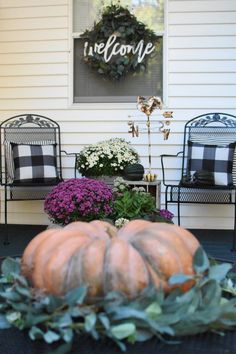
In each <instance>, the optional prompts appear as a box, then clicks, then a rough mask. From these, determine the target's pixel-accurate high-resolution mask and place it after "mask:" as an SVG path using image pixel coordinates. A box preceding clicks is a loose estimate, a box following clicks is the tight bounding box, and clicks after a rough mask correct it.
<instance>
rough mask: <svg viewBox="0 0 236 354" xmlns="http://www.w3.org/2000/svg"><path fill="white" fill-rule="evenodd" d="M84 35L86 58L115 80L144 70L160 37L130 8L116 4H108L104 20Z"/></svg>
mask: <svg viewBox="0 0 236 354" xmlns="http://www.w3.org/2000/svg"><path fill="white" fill-rule="evenodd" d="M81 37H82V38H84V62H85V63H86V64H87V65H88V66H89V67H90V68H91V69H92V70H93V71H95V72H97V73H98V74H99V75H101V76H103V77H104V78H107V79H112V80H119V79H121V78H123V77H125V76H126V75H127V74H128V73H129V74H130V73H138V72H141V71H145V70H146V68H147V64H148V59H149V58H150V56H151V55H153V54H154V52H155V50H156V47H155V45H156V44H157V42H158V40H159V38H160V37H158V36H157V35H156V34H155V33H154V32H153V31H152V30H150V29H149V28H147V26H146V25H145V24H144V23H142V22H140V21H138V20H137V18H136V17H135V16H134V15H133V14H131V13H130V11H129V10H128V8H125V7H122V6H121V5H114V4H112V5H109V6H106V7H105V9H104V11H103V13H102V16H101V20H100V21H99V22H97V23H95V24H94V27H93V29H91V30H86V31H85V32H84V33H83V34H82V35H81Z"/></svg>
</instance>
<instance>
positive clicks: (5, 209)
mask: <svg viewBox="0 0 236 354" xmlns="http://www.w3.org/2000/svg"><path fill="white" fill-rule="evenodd" d="M4 204H5V206H4V222H5V227H4V229H5V232H4V241H3V244H4V245H9V243H10V242H9V237H8V219H7V187H5V203H4Z"/></svg>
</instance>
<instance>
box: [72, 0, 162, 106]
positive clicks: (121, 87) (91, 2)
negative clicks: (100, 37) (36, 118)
mask: <svg viewBox="0 0 236 354" xmlns="http://www.w3.org/2000/svg"><path fill="white" fill-rule="evenodd" d="M73 3H74V8H73V31H74V33H83V32H84V31H85V30H86V29H90V28H92V26H93V23H94V21H97V20H99V19H100V17H101V13H102V11H103V8H104V6H107V5H111V0H73ZM112 3H113V4H115V3H119V4H121V5H122V6H128V7H129V9H130V10H131V12H133V13H134V14H135V16H136V17H137V18H138V19H139V20H140V21H142V22H144V23H145V24H146V25H147V26H148V28H150V29H153V30H154V31H155V32H160V33H162V32H163V29H164V0H120V1H118V0H117V1H116V0H114V1H113V2H112ZM83 44H84V40H82V39H80V38H75V39H74V102H75V103H77V102H104V103H105V102H133V101H134V100H135V99H136V97H137V96H138V95H142V96H152V95H157V96H160V97H162V96H163V70H162V67H163V59H162V58H163V53H162V47H163V38H162V37H160V38H159V42H158V43H157V45H156V50H155V56H154V57H153V58H151V57H149V60H148V68H147V70H146V71H145V72H141V73H135V74H130V75H126V76H125V77H124V78H123V79H121V80H120V81H112V80H108V79H107V80H105V79H103V77H102V76H101V75H99V74H97V73H95V72H93V71H92V70H91V68H90V67H89V66H88V65H86V64H85V63H84V61H83Z"/></svg>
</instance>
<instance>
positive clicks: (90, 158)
mask: <svg viewBox="0 0 236 354" xmlns="http://www.w3.org/2000/svg"><path fill="white" fill-rule="evenodd" d="M138 162H139V156H138V153H137V152H136V151H135V150H134V149H133V148H132V147H131V145H130V143H129V142H127V141H125V140H124V139H121V138H114V139H109V140H104V141H100V142H98V143H96V144H91V145H88V146H86V147H84V148H83V149H82V150H81V152H80V153H79V154H78V155H77V159H76V167H77V169H78V171H79V172H80V173H81V175H82V176H86V177H92V178H94V177H101V176H102V177H103V178H104V176H115V177H116V176H118V175H121V174H122V172H123V170H124V168H125V167H126V166H127V165H130V164H135V163H138Z"/></svg>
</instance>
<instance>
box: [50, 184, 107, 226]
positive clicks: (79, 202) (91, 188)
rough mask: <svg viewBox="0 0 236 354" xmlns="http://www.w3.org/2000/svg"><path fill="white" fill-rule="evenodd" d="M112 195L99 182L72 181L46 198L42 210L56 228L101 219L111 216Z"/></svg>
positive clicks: (105, 185)
mask: <svg viewBox="0 0 236 354" xmlns="http://www.w3.org/2000/svg"><path fill="white" fill-rule="evenodd" d="M112 205H113V194H112V190H111V189H110V187H108V186H107V184H106V183H104V182H102V181H97V180H93V179H90V178H73V179H69V180H66V181H63V182H61V183H59V184H58V185H57V186H55V187H54V188H53V189H52V190H51V192H50V193H49V194H48V195H47V197H46V199H45V202H44V210H45V212H46V213H47V214H48V216H49V218H50V219H51V220H52V221H53V222H54V223H57V224H61V225H67V224H69V223H71V222H73V221H77V220H81V221H91V220H94V219H103V218H105V217H108V216H109V215H111V214H112V211H113V209H112Z"/></svg>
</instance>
